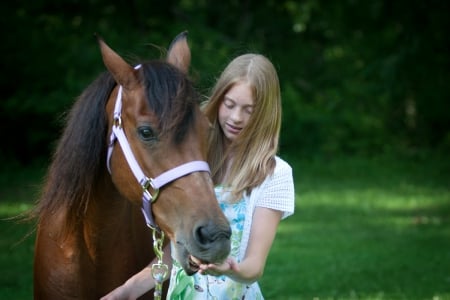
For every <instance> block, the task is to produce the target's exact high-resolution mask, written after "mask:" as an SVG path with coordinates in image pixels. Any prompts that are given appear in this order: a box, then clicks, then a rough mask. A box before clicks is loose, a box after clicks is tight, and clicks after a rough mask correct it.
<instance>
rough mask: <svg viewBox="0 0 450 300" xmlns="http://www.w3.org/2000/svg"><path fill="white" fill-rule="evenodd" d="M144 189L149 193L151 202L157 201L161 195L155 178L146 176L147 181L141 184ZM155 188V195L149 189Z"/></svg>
mask: <svg viewBox="0 0 450 300" xmlns="http://www.w3.org/2000/svg"><path fill="white" fill-rule="evenodd" d="M141 186H142V190H143V191H144V193H146V194H147V195H148V198H149V199H150V202H155V201H156V199H157V198H158V196H159V188H157V187H156V186H155V183H154V182H153V178H146V179H145V181H144V182H143V183H142V184H141ZM150 188H151V189H152V190H153V195H152V194H151V192H150V190H149V189H150Z"/></svg>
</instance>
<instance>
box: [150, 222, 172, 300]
mask: <svg viewBox="0 0 450 300" xmlns="http://www.w3.org/2000/svg"><path fill="white" fill-rule="evenodd" d="M152 231H153V250H154V251H155V254H156V258H157V259H158V262H157V263H155V264H153V265H152V276H153V279H154V280H155V292H154V294H153V296H154V299H155V300H161V296H162V284H163V282H164V280H165V279H166V277H167V274H168V273H169V267H168V266H167V265H166V264H165V263H164V262H163V254H164V251H163V249H162V246H163V242H164V232H163V231H159V230H157V229H156V228H152ZM158 232H159V233H160V236H159V237H157V233H158Z"/></svg>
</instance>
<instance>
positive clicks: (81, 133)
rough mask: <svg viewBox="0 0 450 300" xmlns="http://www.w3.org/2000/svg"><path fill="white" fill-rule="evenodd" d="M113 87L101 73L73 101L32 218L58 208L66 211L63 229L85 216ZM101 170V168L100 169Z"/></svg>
mask: <svg viewBox="0 0 450 300" xmlns="http://www.w3.org/2000/svg"><path fill="white" fill-rule="evenodd" d="M115 85H116V83H115V81H114V79H113V77H112V76H111V74H110V73H108V72H104V73H102V74H101V75H100V76H99V77H98V78H97V79H96V80H94V81H93V82H92V83H91V84H90V85H89V86H88V87H87V88H86V89H85V90H84V92H83V93H82V94H81V95H80V96H79V97H78V98H77V99H76V102H75V104H74V106H73V107H72V109H71V110H70V112H69V114H68V115H67V116H66V125H65V128H64V131H63V134H62V136H61V138H60V139H59V141H58V145H57V147H56V150H55V152H54V154H53V160H52V163H51V164H50V166H49V169H48V172H47V176H46V180H45V185H44V187H43V191H42V195H41V197H40V199H39V201H38V203H37V205H36V207H35V209H34V212H33V215H34V216H35V217H38V218H39V219H42V218H45V217H46V216H47V215H48V214H51V213H54V212H55V211H57V210H58V209H60V208H65V209H67V211H68V213H67V218H68V219H67V222H66V225H69V226H70V225H72V224H75V222H76V221H77V219H78V217H80V216H81V215H82V213H84V210H85V208H86V207H87V204H88V201H89V199H90V197H91V195H92V194H93V193H94V189H95V185H94V183H95V182H96V180H98V178H99V175H100V173H101V170H102V166H103V165H104V164H105V160H104V159H103V160H102V159H101V157H105V155H106V154H105V153H106V134H107V116H106V113H105V111H106V108H105V107H106V102H107V100H108V98H109V95H110V94H111V92H112V90H113V88H114V86H115ZM103 168H104V167H103Z"/></svg>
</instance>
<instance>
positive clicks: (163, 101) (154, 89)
mask: <svg viewBox="0 0 450 300" xmlns="http://www.w3.org/2000/svg"><path fill="white" fill-rule="evenodd" d="M143 76H144V85H145V91H146V97H147V99H148V103H149V106H150V109H151V110H152V111H153V112H154V113H155V114H156V115H157V117H158V119H159V121H160V124H159V130H160V134H161V135H167V136H172V137H173V142H174V143H176V144H177V143H181V142H182V141H183V139H184V136H185V135H186V133H187V132H188V130H189V129H190V128H192V124H193V122H194V120H195V110H194V108H195V105H197V104H198V99H199V97H198V94H197V92H196V90H195V89H194V87H193V85H192V83H191V81H190V80H189V78H188V77H187V76H186V75H185V74H183V73H182V72H181V71H179V70H178V69H177V68H175V67H174V66H172V65H170V64H168V63H166V62H162V61H151V62H148V63H145V64H143Z"/></svg>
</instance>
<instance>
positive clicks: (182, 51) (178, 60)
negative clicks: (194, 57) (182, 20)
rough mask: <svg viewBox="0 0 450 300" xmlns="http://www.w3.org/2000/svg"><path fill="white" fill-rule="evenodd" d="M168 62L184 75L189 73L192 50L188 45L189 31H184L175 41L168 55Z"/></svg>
mask: <svg viewBox="0 0 450 300" xmlns="http://www.w3.org/2000/svg"><path fill="white" fill-rule="evenodd" d="M167 61H168V62H169V63H171V64H172V65H174V66H175V67H177V68H178V69H180V70H181V72H183V73H184V74H187V73H188V71H189V66H190V64H191V50H190V49H189V45H188V43H187V31H183V32H182V33H180V34H178V35H177V36H176V37H175V38H174V39H173V41H172V43H171V44H170V46H169V51H168V53H167Z"/></svg>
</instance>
